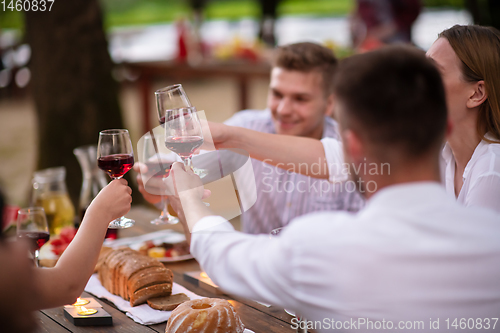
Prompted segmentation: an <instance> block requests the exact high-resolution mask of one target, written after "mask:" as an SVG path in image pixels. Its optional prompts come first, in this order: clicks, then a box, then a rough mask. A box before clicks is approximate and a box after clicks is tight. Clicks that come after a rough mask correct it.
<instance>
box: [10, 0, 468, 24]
mask: <svg viewBox="0 0 500 333" xmlns="http://www.w3.org/2000/svg"><path fill="white" fill-rule="evenodd" d="M66 1H70V0H66ZM99 1H100V2H101V5H102V8H103V13H104V21H105V26H106V27H113V26H124V25H145V24H155V23H162V22H172V21H174V20H175V19H177V18H179V17H188V16H189V15H190V9H189V6H188V1H187V0H99ZM423 2H424V5H425V6H427V7H454V8H464V6H465V0H423ZM354 5H355V1H354V0H283V1H282V2H281V3H280V5H279V7H278V12H279V14H280V15H316V16H336V15H347V14H348V13H350V12H351V11H352V10H353V8H354ZM259 13H260V8H259V4H258V1H256V0H208V5H207V8H206V10H205V17H206V18H207V19H228V20H238V19H241V18H242V17H252V18H257V17H259ZM23 24H24V22H23V14H22V13H21V12H15V11H14V12H11V11H6V12H4V11H2V10H0V28H16V29H19V28H22V27H23Z"/></svg>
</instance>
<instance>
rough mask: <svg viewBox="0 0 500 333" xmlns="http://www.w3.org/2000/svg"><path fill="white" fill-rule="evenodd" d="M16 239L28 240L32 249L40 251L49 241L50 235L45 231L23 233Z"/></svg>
mask: <svg viewBox="0 0 500 333" xmlns="http://www.w3.org/2000/svg"><path fill="white" fill-rule="evenodd" d="M18 237H19V238H24V239H28V240H29V241H30V243H31V246H32V247H33V249H35V250H40V248H41V247H42V246H43V245H44V244H45V243H47V242H48V241H49V239H50V234H49V233H48V232H47V231H23V232H21V233H19V234H18Z"/></svg>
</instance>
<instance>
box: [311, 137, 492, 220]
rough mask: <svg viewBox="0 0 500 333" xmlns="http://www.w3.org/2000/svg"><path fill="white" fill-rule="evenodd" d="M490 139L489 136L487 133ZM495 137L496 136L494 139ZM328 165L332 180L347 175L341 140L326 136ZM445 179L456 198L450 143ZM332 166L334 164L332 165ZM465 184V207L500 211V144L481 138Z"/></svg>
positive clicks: (444, 165) (446, 151)
mask: <svg viewBox="0 0 500 333" xmlns="http://www.w3.org/2000/svg"><path fill="white" fill-rule="evenodd" d="M487 137H488V138H490V136H488V135H487ZM491 139H493V138H491ZM321 142H322V143H323V148H324V150H325V156H326V161H327V163H328V165H329V166H330V167H329V180H330V181H331V182H336V181H338V180H339V179H343V178H344V177H345V170H343V169H342V168H339V167H338V166H339V165H342V164H343V163H344V156H343V154H342V145H341V143H340V141H338V140H335V139H331V138H325V139H323V140H321ZM440 162H441V171H442V182H443V183H444V185H445V187H446V192H448V193H449V194H450V195H453V197H455V185H454V181H453V180H454V177H455V158H454V156H453V153H452V151H451V148H450V147H449V146H448V144H446V145H445V147H444V149H443V152H442V158H441V161H440ZM332 166H333V167H332ZM463 177H464V184H463V186H462V189H461V190H460V193H459V195H458V198H457V201H458V202H459V203H460V204H462V205H464V206H475V207H483V208H489V209H493V210H495V211H496V212H497V213H500V144H496V143H488V142H486V141H484V140H483V141H481V142H480V143H479V145H478V146H477V147H476V149H475V151H474V154H473V155H472V158H471V159H470V161H469V163H467V166H466V168H465V171H464V175H463Z"/></svg>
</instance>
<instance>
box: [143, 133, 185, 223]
mask: <svg viewBox="0 0 500 333" xmlns="http://www.w3.org/2000/svg"><path fill="white" fill-rule="evenodd" d="M164 138H165V137H164V136H163V135H154V133H153V134H146V135H145V136H144V138H143V139H144V141H143V149H142V154H141V157H142V159H141V161H143V162H144V164H146V166H147V168H148V171H147V174H146V175H145V177H144V179H146V181H147V180H149V179H150V180H153V181H154V180H160V181H162V180H163V179H164V178H166V177H168V174H169V173H170V166H171V165H172V163H174V162H175V160H176V156H175V155H174V154H173V153H170V154H161V153H160V147H161V144H162V143H163V142H164ZM172 155H173V156H172ZM146 186H148V184H147V183H145V184H144V187H146ZM161 203H162V208H163V209H162V212H161V214H160V216H159V217H157V218H155V219H154V220H152V221H151V224H156V225H162V224H176V223H178V222H179V219H178V218H177V217H175V216H172V215H170V213H169V212H168V198H167V196H165V195H161Z"/></svg>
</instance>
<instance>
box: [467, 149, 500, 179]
mask: <svg viewBox="0 0 500 333" xmlns="http://www.w3.org/2000/svg"><path fill="white" fill-rule="evenodd" d="M479 148H480V149H479V150H477V151H476V152H474V155H476V156H474V155H473V161H472V162H473V163H472V164H471V165H470V171H469V172H470V177H471V178H479V177H483V176H489V175H498V176H499V177H500V143H487V142H485V141H483V142H481V147H479Z"/></svg>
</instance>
